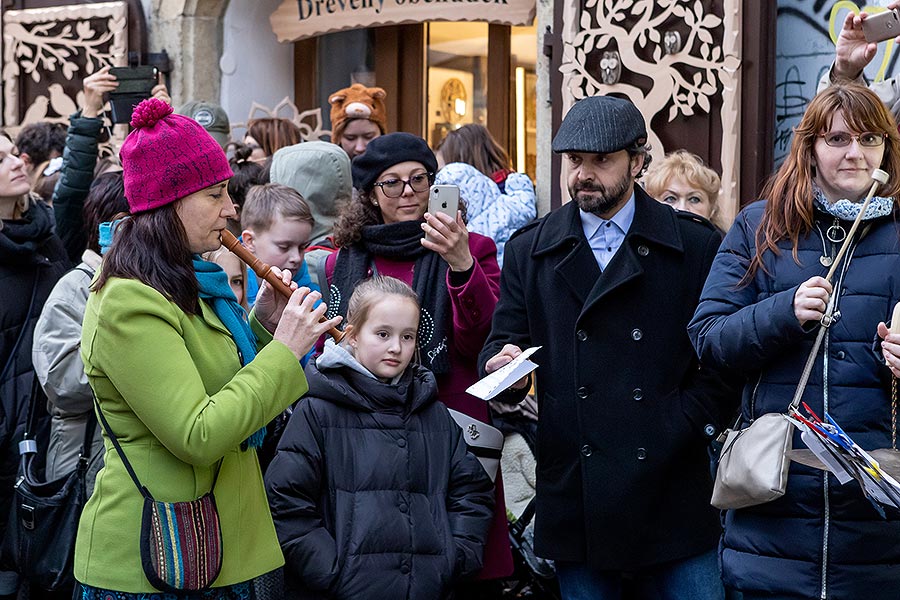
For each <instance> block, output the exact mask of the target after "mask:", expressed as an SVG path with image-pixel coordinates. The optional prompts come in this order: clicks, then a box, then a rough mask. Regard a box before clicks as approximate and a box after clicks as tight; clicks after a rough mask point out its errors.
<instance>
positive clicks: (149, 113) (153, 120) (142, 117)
mask: <svg viewBox="0 0 900 600" xmlns="http://www.w3.org/2000/svg"><path fill="white" fill-rule="evenodd" d="M171 114H172V107H171V106H170V105H169V104H167V103H166V102H164V101H162V100H160V99H159V98H147V99H146V100H143V101H141V103H140V104H138V105H137V106H135V107H134V112H132V113H131V126H132V127H134V128H135V129H141V128H143V127H153V126H154V125H156V124H157V123H158V122H159V120H160V119H163V118H165V117H167V116H169V115H171Z"/></svg>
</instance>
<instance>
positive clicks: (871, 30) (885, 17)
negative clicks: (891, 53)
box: [862, 8, 900, 43]
mask: <svg viewBox="0 0 900 600" xmlns="http://www.w3.org/2000/svg"><path fill="white" fill-rule="evenodd" d="M862 30H863V35H864V36H865V37H866V41H867V42H869V43H872V42H881V41H884V40H889V39H891V38H895V37H897V36H898V35H900V12H898V10H897V9H896V8H895V9H893V10H888V11H885V12H881V13H878V14H876V15H867V16H866V18H865V19H863V22H862Z"/></svg>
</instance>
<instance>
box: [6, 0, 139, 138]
mask: <svg viewBox="0 0 900 600" xmlns="http://www.w3.org/2000/svg"><path fill="white" fill-rule="evenodd" d="M127 62H128V6H127V3H126V2H101V3H95V4H80V5H71V6H56V7H49V8H35V9H25V10H8V11H5V12H4V13H3V80H4V82H5V84H6V85H5V86H4V92H3V122H4V125H5V126H6V127H7V128H9V129H11V130H13V131H15V130H17V129H18V128H19V127H21V126H22V125H26V124H28V123H34V122H37V121H58V122H63V123H68V117H69V115H70V114H71V113H73V112H75V110H76V107H77V106H78V104H79V100H80V95H81V93H82V92H81V80H82V79H84V77H86V76H87V75H90V74H91V73H93V72H94V71H96V70H97V69H99V68H101V67H103V66H105V65H125V64H127Z"/></svg>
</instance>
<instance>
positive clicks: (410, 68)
mask: <svg viewBox="0 0 900 600" xmlns="http://www.w3.org/2000/svg"><path fill="white" fill-rule="evenodd" d="M425 27H426V24H425V23H417V24H412V25H394V26H386V27H377V28H375V48H376V50H375V82H376V85H377V86H378V87H380V88H383V89H384V91H385V93H386V97H385V108H386V111H387V131H388V132H393V131H408V132H412V133H415V134H416V135H425V134H426V133H427V132H425V126H426V122H425V110H426V103H427V93H426V89H425V78H426V73H425V67H426V62H427V61H426V52H427V48H426V42H427V40H426V37H425ZM511 36H512V28H511V27H509V26H508V25H495V24H488V64H487V78H488V92H487V93H488V97H487V115H488V116H487V123H486V125H487V128H488V131H490V132H491V135H493V136H494V138H495V139H496V140H497V141H498V142H499V143H500V144H501V145H502V146H503V147H504V148H506V150H507V152H511V154H512V150H513V149H512V148H511V145H512V127H511V123H510V121H511V119H512V118H513V117H514V114H515V113H514V112H511V111H510V106H511V105H512V104H511V103H512V101H513V95H512V93H511V90H512V89H513V85H514V80H513V76H514V73H513V70H512V56H511V50H512V37H511ZM318 64H319V53H318V42H317V38H309V39H305V40H300V41H297V42H294V104H295V105H296V106H297V107H298V108H300V109H301V110H306V109H309V108H314V107H317V106H318V105H319V104H318V95H319V90H318V76H317V75H318V74H317V70H318ZM504 81H505V82H507V85H502V84H501V85H498V84H500V82H504ZM494 82H496V83H494Z"/></svg>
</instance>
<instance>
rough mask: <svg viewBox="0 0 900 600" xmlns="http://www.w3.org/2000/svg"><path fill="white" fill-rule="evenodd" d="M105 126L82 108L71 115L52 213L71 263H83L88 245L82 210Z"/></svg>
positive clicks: (54, 192)
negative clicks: (83, 114) (84, 114)
mask: <svg viewBox="0 0 900 600" xmlns="http://www.w3.org/2000/svg"><path fill="white" fill-rule="evenodd" d="M102 127H103V120H102V119H99V118H91V117H82V116H81V111H79V112H76V113H73V114H72V115H71V116H70V117H69V133H68V135H67V136H66V149H65V151H63V166H62V169H60V174H59V182H57V184H56V189H55V190H53V212H54V213H55V215H56V231H57V234H58V235H59V237H60V239H61V240H62V242H63V245H64V246H65V247H66V253H67V254H68V255H69V261H70V262H71V263H72V264H78V263H79V262H81V253H82V252H84V250H85V248H87V239H88V232H87V231H86V230H85V228H84V217H83V216H82V209H83V208H84V199H85V198H87V195H88V192H89V191H90V189H91V183H92V182H93V181H94V167H96V166H97V152H98V150H97V144H98V138H99V137H100V133H101V128H102Z"/></svg>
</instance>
